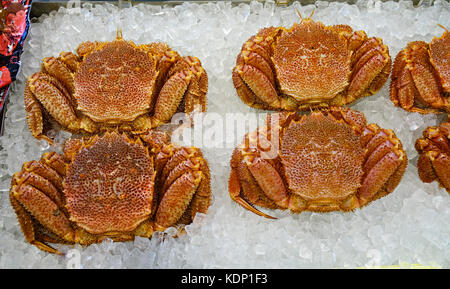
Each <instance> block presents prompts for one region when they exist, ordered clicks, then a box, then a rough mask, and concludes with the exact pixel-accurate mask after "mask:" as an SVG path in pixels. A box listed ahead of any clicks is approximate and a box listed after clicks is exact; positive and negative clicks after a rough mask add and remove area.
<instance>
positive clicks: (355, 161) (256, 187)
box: [228, 107, 408, 218]
mask: <svg viewBox="0 0 450 289" xmlns="http://www.w3.org/2000/svg"><path fill="white" fill-rule="evenodd" d="M274 121H278V124H277V123H276V122H274ZM275 136H276V137H275ZM267 141H270V143H271V145H270V146H268V145H267ZM274 147H275V148H277V149H276V150H275V151H276V154H275V155H271V156H270V155H269V154H268V153H267V152H268V151H274V150H273V148H274ZM269 148H270V149H269ZM407 162H408V159H407V157H406V153H405V151H404V150H403V148H402V144H401V142H400V140H399V139H398V138H397V137H396V136H395V133H394V132H393V131H392V130H386V129H382V128H380V127H379V126H378V125H376V124H369V125H367V123H366V119H365V117H364V115H363V114H362V113H360V112H357V111H354V110H351V109H348V108H335V107H331V108H329V109H327V110H322V111H315V112H312V113H311V114H309V115H299V114H297V113H295V112H281V113H278V114H272V115H269V117H268V120H267V127H262V128H260V129H258V130H257V131H256V132H253V133H250V134H248V135H247V136H246V137H245V139H244V141H243V143H242V144H241V145H240V146H238V147H237V148H236V149H235V150H234V153H233V156H232V159H231V163H230V164H231V174H230V179H229V186H228V188H229V193H230V196H231V198H232V199H233V200H234V201H236V202H237V203H239V204H240V205H242V206H243V207H244V208H246V209H248V210H250V211H252V212H254V213H256V214H258V215H261V216H265V217H268V218H271V217H270V216H269V215H266V214H264V213H262V212H261V211H259V210H258V209H256V208H255V205H257V206H261V207H266V208H271V209H289V210H291V211H292V212H295V213H299V212H302V211H305V210H308V211H319V212H324V211H335V210H342V211H349V210H353V209H355V208H360V207H362V206H365V205H367V204H368V203H369V202H371V201H373V200H375V199H378V198H380V197H383V196H385V195H387V194H389V193H391V192H392V191H393V190H394V189H395V187H396V186H397V185H398V183H399V182H400V180H401V178H402V176H403V173H404V171H405V168H406V165H407Z"/></svg>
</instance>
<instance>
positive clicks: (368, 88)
mask: <svg viewBox="0 0 450 289" xmlns="http://www.w3.org/2000/svg"><path fill="white" fill-rule="evenodd" d="M390 65H391V57H390V56H389V50H388V47H387V46H386V45H384V44H383V42H382V41H381V39H379V38H375V37H372V38H369V39H367V40H366V41H365V42H364V43H363V44H362V45H361V46H360V47H359V48H358V49H357V50H356V51H355V53H354V56H353V57H352V63H351V67H352V76H351V78H350V85H349V87H348V90H347V103H349V102H352V101H354V100H356V99H358V98H360V97H362V96H364V95H366V94H372V93H375V92H376V91H378V90H379V89H380V88H381V85H380V84H384V82H385V81H386V79H387V78H388V76H389V71H390ZM386 66H388V67H389V68H385V67H386ZM380 73H381V74H380ZM375 79H376V82H375V84H373V81H374V80H375Z"/></svg>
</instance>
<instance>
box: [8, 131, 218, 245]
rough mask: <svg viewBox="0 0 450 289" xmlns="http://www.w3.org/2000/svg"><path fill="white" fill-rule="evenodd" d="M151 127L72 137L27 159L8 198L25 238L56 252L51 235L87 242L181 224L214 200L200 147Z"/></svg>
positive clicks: (145, 233) (146, 234)
mask: <svg viewBox="0 0 450 289" xmlns="http://www.w3.org/2000/svg"><path fill="white" fill-rule="evenodd" d="M168 140H169V138H168V137H167V134H165V133H163V132H156V131H150V132H147V133H145V134H141V135H127V134H125V133H123V132H122V133H119V132H117V131H112V132H106V133H105V134H103V135H102V136H98V135H95V136H93V137H84V138H82V139H69V140H67V141H66V143H65V145H64V154H58V153H55V152H48V153H45V154H44V155H43V156H42V157H41V159H40V160H39V161H30V162H27V163H24V164H23V166H22V169H21V171H19V172H17V173H15V174H14V176H13V177H12V181H11V188H10V193H9V196H10V201H11V204H12V207H13V208H14V210H15V213H16V215H17V217H18V220H19V223H20V225H21V228H22V231H23V233H24V235H25V238H26V240H27V241H28V242H29V243H31V244H33V245H35V246H36V247H38V248H39V249H42V250H44V251H47V252H50V253H58V254H61V253H60V252H59V251H58V250H57V249H55V248H53V247H52V246H50V245H49V244H48V243H62V244H76V243H77V244H82V245H89V244H92V243H97V242H101V241H102V240H104V239H105V238H111V239H112V240H114V241H128V240H133V239H134V237H135V236H141V237H146V238H150V237H151V236H152V234H153V232H155V231H164V230H165V229H166V228H168V227H176V228H178V229H179V232H180V233H182V232H183V226H184V225H185V224H189V223H191V222H192V220H193V219H194V217H195V214H196V213H198V212H200V213H206V212H207V209H208V207H209V204H210V197H211V188H210V173H209V168H208V164H207V162H206V160H205V159H204V158H203V156H202V153H201V151H200V150H199V149H197V148H194V147H180V146H177V145H175V144H171V143H169V142H168Z"/></svg>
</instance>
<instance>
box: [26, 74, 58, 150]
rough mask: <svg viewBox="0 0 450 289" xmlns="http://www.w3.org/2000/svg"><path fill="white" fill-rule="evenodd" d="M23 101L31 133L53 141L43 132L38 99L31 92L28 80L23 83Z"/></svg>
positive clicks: (50, 141) (39, 137)
mask: <svg viewBox="0 0 450 289" xmlns="http://www.w3.org/2000/svg"><path fill="white" fill-rule="evenodd" d="M24 102H25V110H26V112H27V123H28V127H29V128H30V131H31V134H32V135H33V136H34V137H35V138H37V139H44V140H46V141H48V142H49V143H50V144H52V143H53V141H52V140H51V139H50V138H49V137H47V136H46V135H45V134H44V118H43V116H42V108H41V105H40V104H39V101H38V100H37V99H36V97H34V95H33V93H32V92H31V90H30V87H29V81H28V80H27V81H26V83H25V94H24Z"/></svg>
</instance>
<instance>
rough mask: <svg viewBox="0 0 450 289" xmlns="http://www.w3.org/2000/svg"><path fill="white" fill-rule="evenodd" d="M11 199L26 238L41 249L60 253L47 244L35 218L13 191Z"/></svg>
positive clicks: (10, 195)
mask: <svg viewBox="0 0 450 289" xmlns="http://www.w3.org/2000/svg"><path fill="white" fill-rule="evenodd" d="M9 199H10V201H11V205H12V207H13V209H14V211H15V212H16V215H17V219H18V220H19V224H20V227H21V228H22V232H23V234H24V236H25V239H26V240H27V241H28V242H29V243H30V244H33V245H35V246H36V247H38V248H39V249H41V250H43V251H45V252H49V253H53V254H59V255H61V253H60V252H59V251H58V250H56V249H54V248H53V247H51V246H49V245H47V244H45V243H44V242H45V240H43V238H42V236H40V235H39V234H38V232H36V230H35V228H34V224H33V218H32V217H31V215H30V214H29V213H28V212H27V210H25V208H24V207H23V206H22V205H21V204H20V203H19V201H17V200H16V199H15V197H14V196H13V194H12V193H10V194H9Z"/></svg>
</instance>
